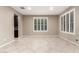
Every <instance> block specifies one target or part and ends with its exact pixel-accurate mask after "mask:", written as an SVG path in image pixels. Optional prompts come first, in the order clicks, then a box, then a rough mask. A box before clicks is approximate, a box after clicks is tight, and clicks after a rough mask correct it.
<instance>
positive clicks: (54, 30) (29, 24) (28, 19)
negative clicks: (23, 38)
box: [23, 16, 59, 35]
mask: <svg viewBox="0 0 79 59" xmlns="http://www.w3.org/2000/svg"><path fill="white" fill-rule="evenodd" d="M33 17H39V16H24V20H23V34H24V35H27V34H45V35H57V34H58V32H59V31H58V16H44V17H48V32H33ZM40 17H43V16H40Z"/></svg>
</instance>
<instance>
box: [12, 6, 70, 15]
mask: <svg viewBox="0 0 79 59" xmlns="http://www.w3.org/2000/svg"><path fill="white" fill-rule="evenodd" d="M20 7H21V6H12V8H14V9H15V10H16V11H18V12H20V13H21V14H23V15H59V14H60V13H62V12H63V11H64V10H65V9H67V8H68V7H69V6H53V10H49V6H30V7H31V10H28V9H27V6H24V8H25V9H21V8H20Z"/></svg>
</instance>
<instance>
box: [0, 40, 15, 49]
mask: <svg viewBox="0 0 79 59" xmlns="http://www.w3.org/2000/svg"><path fill="white" fill-rule="evenodd" d="M14 41H15V40H12V41H10V42H8V43H5V44H3V45H1V46H0V48H2V47H4V46H6V45H8V44H10V43H12V42H14Z"/></svg>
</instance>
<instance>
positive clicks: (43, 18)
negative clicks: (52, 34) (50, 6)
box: [33, 17, 48, 32]
mask: <svg viewBox="0 0 79 59" xmlns="http://www.w3.org/2000/svg"><path fill="white" fill-rule="evenodd" d="M38 18H39V19H42V18H43V19H44V20H43V21H45V19H46V20H47V30H43V31H42V30H41V26H40V30H37V31H36V30H34V20H35V19H37V20H38ZM40 22H41V21H40ZM44 25H45V24H44ZM37 28H38V27H37ZM44 29H45V28H44ZM33 32H48V17H33Z"/></svg>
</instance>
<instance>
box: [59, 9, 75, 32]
mask: <svg viewBox="0 0 79 59" xmlns="http://www.w3.org/2000/svg"><path fill="white" fill-rule="evenodd" d="M60 20H61V31H62V32H65V33H74V32H75V9H72V10H70V11H68V12H66V13H65V14H63V15H61V16H60Z"/></svg>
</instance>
